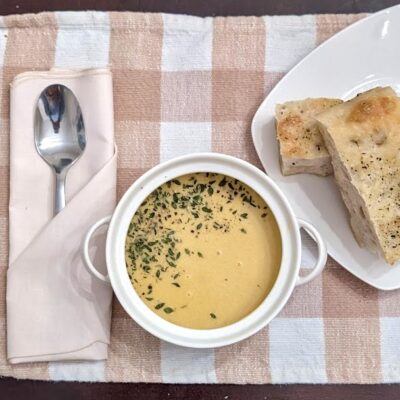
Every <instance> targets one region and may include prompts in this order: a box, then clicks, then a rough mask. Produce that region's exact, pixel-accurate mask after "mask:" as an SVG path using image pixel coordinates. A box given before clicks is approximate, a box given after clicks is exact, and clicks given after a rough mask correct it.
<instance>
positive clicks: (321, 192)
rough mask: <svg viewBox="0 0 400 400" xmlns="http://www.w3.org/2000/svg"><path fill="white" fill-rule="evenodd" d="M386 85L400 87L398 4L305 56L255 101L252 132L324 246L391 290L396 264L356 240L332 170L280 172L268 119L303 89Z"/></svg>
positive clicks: (334, 92) (397, 279) (326, 93)
mask: <svg viewBox="0 0 400 400" xmlns="http://www.w3.org/2000/svg"><path fill="white" fill-rule="evenodd" d="M386 85H389V86H392V87H393V89H394V90H396V92H397V93H400V6H395V7H391V8H388V9H386V10H383V11H381V12H378V13H376V14H373V15H371V16H369V17H367V18H364V19H362V20H361V21H359V22H356V23H355V24H353V25H351V26H350V27H348V28H346V29H345V30H343V31H342V32H340V33H338V34H336V35H335V36H333V37H332V38H330V39H329V40H328V41H326V42H325V43H323V44H322V45H321V46H319V47H318V48H317V49H315V50H314V51H313V52H312V53H311V54H309V55H308V56H307V57H306V58H304V59H303V60H302V61H301V62H300V63H299V64H298V65H297V66H295V67H294V68H293V69H292V70H291V71H290V72H289V73H288V74H287V75H286V76H285V77H284V78H283V79H282V80H281V81H280V82H279V83H278V84H277V85H276V87H275V88H274V89H273V90H272V91H271V93H270V94H269V95H268V97H267V98H266V99H265V100H264V102H263V103H262V104H261V106H260V108H259V109H258V111H257V113H256V115H255V116H254V119H253V123H252V135H253V142H254V145H255V148H256V150H257V153H258V156H259V157H260V160H261V162H262V164H263V166H264V168H265V170H266V172H267V174H268V175H269V176H271V177H272V178H273V179H274V180H275V182H276V183H277V184H278V185H279V187H280V188H281V189H282V191H283V192H284V193H285V195H286V196H287V197H288V199H289V201H290V202H291V204H292V206H293V209H294V211H295V213H296V215H297V216H298V217H300V218H304V219H306V220H308V221H310V222H311V223H313V224H314V225H315V226H316V227H317V228H318V229H319V231H320V232H321V234H322V235H323V237H324V239H325V240H326V243H327V246H328V252H329V254H330V255H331V256H332V257H333V258H334V259H335V260H336V261H337V262H338V263H339V264H341V265H342V266H343V267H344V268H346V269H347V270H348V271H349V272H351V273H352V274H354V275H355V276H357V277H358V278H360V279H361V280H363V281H364V282H367V283H369V284H370V285H372V286H374V287H376V288H378V289H383V290H393V289H398V288H400V265H396V266H390V265H388V264H386V263H385V261H384V260H383V259H382V258H380V257H378V256H376V255H374V254H372V253H371V252H369V251H368V250H365V249H362V248H360V247H359V246H358V244H357V242H356V241H355V239H354V236H353V234H352V231H351V229H350V225H349V218H348V213H347V210H346V208H345V206H344V204H343V201H342V199H341V196H340V193H339V190H338V188H337V186H336V184H335V181H334V179H333V177H327V178H323V177H319V176H314V175H308V174H299V175H293V176H283V175H282V174H281V171H280V166H279V155H278V144H277V141H276V133H275V120H274V118H275V115H274V110H275V105H276V104H277V103H283V102H285V101H289V100H298V99H304V98H307V97H337V98H342V99H343V100H347V99H349V98H351V97H353V96H354V95H355V94H357V93H359V92H361V91H365V90H367V89H371V88H373V87H376V86H386ZM399 134H400V132H399Z"/></svg>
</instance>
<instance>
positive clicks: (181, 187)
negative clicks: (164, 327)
mask: <svg viewBox="0 0 400 400" xmlns="http://www.w3.org/2000/svg"><path fill="white" fill-rule="evenodd" d="M281 256H282V244H281V237H280V233H279V229H278V226H277V223H276V221H275V218H274V216H273V214H272V213H271V211H270V209H269V208H268V206H267V205H266V204H265V202H264V201H263V200H262V199H261V197H260V196H259V195H258V194H257V193H256V192H254V191H253V190H252V189H251V188H249V187H248V186H247V185H245V184H243V183H242V182H240V181H238V180H236V179H234V178H230V177H227V176H222V175H219V174H214V173H196V174H190V175H185V176H181V177H179V178H176V179H173V180H171V181H168V182H166V183H165V184H163V185H162V186H160V187H158V188H157V189H156V190H154V191H153V192H152V193H151V194H150V195H149V196H148V198H147V199H146V200H145V201H144V202H143V203H142V204H141V206H140V207H139V209H138V210H137V211H136V213H135V215H134V216H133V218H132V221H131V223H130V225H129V231H128V235H127V239H126V243H125V258H126V265H127V270H128V274H129V278H130V280H131V282H132V285H133V287H134V288H135V290H136V292H137V293H138V294H139V296H140V297H141V299H142V300H143V301H144V302H145V304H146V305H147V306H148V307H149V308H150V309H151V310H153V311H154V312H155V313H157V314H158V315H159V316H160V317H162V318H164V319H166V320H168V321H170V322H172V323H175V324H177V325H181V326H185V327H188V328H194V329H211V328H218V327H222V326H226V325H229V324H232V323H234V322H237V321H239V320H240V319H242V318H243V317H245V316H246V315H248V314H249V313H251V312H252V311H253V310H254V309H256V308H257V307H258V306H259V305H260V304H261V303H262V301H263V300H264V299H265V297H266V296H267V295H268V293H269V292H270V290H271V288H272V286H273V284H274V282H275V280H276V277H277V275H278V271H279V266H280V262H281Z"/></svg>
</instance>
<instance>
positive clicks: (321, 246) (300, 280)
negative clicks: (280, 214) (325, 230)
mask: <svg viewBox="0 0 400 400" xmlns="http://www.w3.org/2000/svg"><path fill="white" fill-rule="evenodd" d="M297 221H298V223H299V227H300V228H303V229H304V230H305V231H306V232H307V233H308V234H309V235H310V236H311V237H312V239H314V241H315V243H316V244H317V248H318V257H317V262H316V263H315V266H314V268H313V269H312V271H311V272H310V273H309V274H307V275H305V276H298V277H297V281H296V286H300V285H304V284H305V283H307V282H310V281H311V280H313V279H314V278H316V277H317V276H318V275H319V274H320V273H321V272H322V270H323V269H324V268H325V264H326V260H327V257H328V253H327V250H326V245H325V242H324V240H323V239H322V236H321V234H320V233H319V232H318V230H317V229H316V228H315V227H314V226H313V225H311V224H310V223H309V222H307V221H304V220H302V219H300V218H298V219H297Z"/></svg>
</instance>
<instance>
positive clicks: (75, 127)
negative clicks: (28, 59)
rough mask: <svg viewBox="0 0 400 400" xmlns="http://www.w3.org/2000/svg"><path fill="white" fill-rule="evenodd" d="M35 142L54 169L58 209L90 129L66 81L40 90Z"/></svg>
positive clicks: (55, 205) (62, 205)
mask: <svg viewBox="0 0 400 400" xmlns="http://www.w3.org/2000/svg"><path fill="white" fill-rule="evenodd" d="M34 132H35V146H36V150H37V152H38V153H39V155H40V156H41V157H42V158H43V160H44V161H45V162H46V163H47V164H48V165H49V166H50V167H51V168H52V169H53V170H54V173H55V177H56V190H55V201H54V213H55V214H57V213H59V212H60V211H61V210H62V209H63V208H64V207H65V180H66V176H67V172H68V170H69V168H71V166H72V165H73V164H75V163H76V162H77V161H78V160H79V158H80V157H81V156H82V154H83V152H84V150H85V147H86V133H85V125H84V122H83V116H82V111H81V108H80V106H79V103H78V100H77V98H76V97H75V95H74V94H73V93H72V91H71V90H70V89H68V88H67V87H66V86H64V85H60V84H53V85H50V86H47V87H46V88H45V89H44V90H43V91H42V92H41V94H40V96H39V99H38V103H37V107H36V113H35V123H34Z"/></svg>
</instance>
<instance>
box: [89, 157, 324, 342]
mask: <svg viewBox="0 0 400 400" xmlns="http://www.w3.org/2000/svg"><path fill="white" fill-rule="evenodd" d="M195 172H215V173H218V174H223V175H227V176H230V177H233V178H236V179H238V180H240V181H242V182H243V183H245V184H247V185H248V186H249V187H251V188H252V189H253V190H255V191H256V192H257V193H258V194H259V195H260V196H261V198H262V199H263V200H264V201H265V203H266V204H267V205H268V206H269V208H270V209H271V211H272V212H273V214H274V216H275V219H276V221H277V223H278V226H279V230H280V235H281V239H282V259H281V265H280V270H279V273H278V277H277V279H276V282H275V284H274V286H273V288H272V290H271V291H270V293H269V294H268V295H267V297H266V298H265V300H264V301H263V302H262V303H261V304H260V305H259V306H258V307H257V308H256V309H255V310H254V311H253V312H251V313H250V314H249V315H247V316H246V317H244V318H243V319H241V320H240V321H238V322H236V323H233V324H231V325H228V326H225V327H222V328H217V329H189V328H184V327H181V326H178V325H175V324H172V323H171V322H168V321H166V320H164V319H163V318H161V317H159V316H158V315H157V314H155V313H154V312H153V311H152V310H151V309H150V308H148V307H147V306H146V305H145V303H144V302H143V301H142V300H141V299H140V297H139V295H138V294H137V293H136V291H135V289H134V288H133V286H132V284H131V282H130V280H129V276H128V272H127V269H126V264H125V239H126V235H127V232H128V227H129V223H130V221H131V219H132V216H133V215H134V214H135V212H136V210H137V209H138V207H139V206H140V205H141V203H142V202H143V201H144V200H145V199H146V197H147V196H148V195H149V194H150V193H151V192H152V191H153V190H155V189H156V188H157V187H159V186H160V185H162V184H163V183H165V182H166V181H168V180H170V179H174V178H177V177H179V176H182V175H186V174H190V173H195ZM104 224H109V228H108V232H107V240H106V263H107V272H108V275H103V274H101V273H100V272H99V271H98V270H97V269H96V268H95V267H94V265H93V264H92V262H91V260H90V257H89V244H90V238H91V236H92V235H93V233H94V232H95V230H96V229H97V228H99V227H100V226H101V225H104ZM301 228H303V229H305V230H306V231H307V232H308V233H309V234H310V235H311V237H312V238H313V239H314V240H315V242H316V244H317V247H318V258H317V262H316V265H315V266H314V268H313V269H312V270H310V271H311V272H309V273H308V275H306V276H301V277H300V276H299V270H300V261H301V235H300V229H301ZM83 256H84V260H85V264H86V266H87V268H88V269H89V271H90V272H91V273H93V274H94V275H95V276H96V277H97V278H99V279H101V280H103V281H105V282H109V283H110V284H111V285H112V288H113V290H114V292H115V294H116V296H117V298H118V300H119V302H120V303H121V305H122V306H123V308H124V309H125V311H126V312H127V313H128V314H129V315H130V316H131V318H132V319H134V320H135V321H136V322H137V323H138V324H139V325H140V326H142V327H143V328H144V329H145V330H147V331H148V332H150V333H151V334H153V335H154V336H157V337H158V338H160V339H163V340H165V341H167V342H170V343H174V344H177V345H180V346H186V347H196V348H211V347H219V346H225V345H228V344H231V343H235V342H238V341H240V340H243V339H245V338H247V337H249V336H250V335H253V334H254V333H256V332H257V331H259V330H260V329H261V328H263V327H264V326H266V325H267V324H268V323H269V322H270V321H271V320H272V319H273V318H274V317H275V316H276V315H277V314H278V313H279V311H280V310H281V309H282V308H283V307H284V305H285V304H286V302H287V301H288V299H289V297H290V295H291V293H292V291H293V289H294V287H295V286H298V285H302V284H305V283H307V282H309V281H310V280H312V279H313V278H315V277H316V276H317V275H318V274H319V273H320V272H321V271H322V269H323V268H324V266H325V263H326V258H327V252H326V246H325V244H324V241H323V240H322V238H321V236H320V234H319V232H318V231H317V230H316V229H315V228H314V226H312V225H311V224H309V223H308V222H305V221H303V220H299V219H297V218H296V217H295V215H294V214H293V211H292V208H291V206H290V204H289V202H288V200H287V199H286V198H285V196H284V195H283V194H282V192H281V191H280V190H279V188H278V187H277V186H276V184H275V183H274V182H273V181H272V180H271V179H270V178H269V177H268V176H267V175H265V173H263V172H262V171H260V170H259V169H258V168H256V167H254V166H253V165H251V164H249V163H247V162H245V161H242V160H240V159H237V158H234V157H231V156H227V155H223V154H217V153H198V154H191V155H187V156H182V157H178V158H175V159H173V160H170V161H167V162H165V163H162V164H160V165H157V166H156V167H154V168H152V169H151V170H149V171H147V172H146V173H145V174H144V175H142V176H141V177H140V178H139V179H138V180H137V181H136V182H135V183H133V185H132V186H131V187H130V188H129V189H128V190H127V192H126V193H125V194H124V196H123V197H122V199H121V200H120V202H119V204H118V206H117V208H116V209H115V211H114V213H113V215H112V216H110V217H106V218H104V219H102V220H100V221H98V222H97V223H95V224H94V225H93V226H92V227H91V228H90V229H89V231H88V233H87V235H86V238H85V241H84V246H83ZM238 296H240V293H238Z"/></svg>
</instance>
